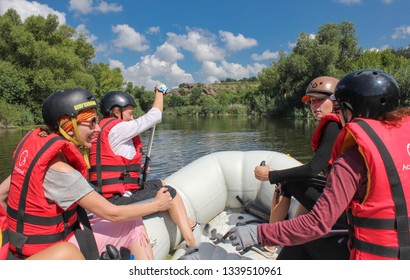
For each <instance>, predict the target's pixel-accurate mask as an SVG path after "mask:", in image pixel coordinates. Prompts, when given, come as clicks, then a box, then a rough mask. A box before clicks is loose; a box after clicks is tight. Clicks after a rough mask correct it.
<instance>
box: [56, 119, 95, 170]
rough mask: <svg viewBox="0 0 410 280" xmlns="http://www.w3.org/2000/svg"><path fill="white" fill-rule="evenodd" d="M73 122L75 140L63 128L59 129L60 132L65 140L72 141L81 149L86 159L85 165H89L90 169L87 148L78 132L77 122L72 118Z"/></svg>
mask: <svg viewBox="0 0 410 280" xmlns="http://www.w3.org/2000/svg"><path fill="white" fill-rule="evenodd" d="M71 121H72V123H73V131H74V135H75V139H74V138H73V137H71V136H70V135H69V134H68V133H67V132H65V130H64V129H62V128H61V126H60V127H58V131H59V132H60V133H61V135H63V136H64V138H65V139H67V140H68V141H70V142H71V143H73V144H74V145H76V146H77V147H78V148H79V149H80V151H81V154H82V155H83V157H84V160H85V163H86V164H87V167H88V168H90V160H89V159H88V153H87V148H86V147H84V143H83V142H82V141H81V137H80V132H79V131H78V125H77V120H76V119H75V118H71ZM77 139H79V140H77Z"/></svg>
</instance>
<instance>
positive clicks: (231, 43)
mask: <svg viewBox="0 0 410 280" xmlns="http://www.w3.org/2000/svg"><path fill="white" fill-rule="evenodd" d="M219 36H220V37H221V40H222V42H224V43H225V44H226V47H227V48H228V49H229V50H231V51H239V50H242V49H248V48H252V47H254V46H256V45H258V42H257V41H256V40H255V39H252V38H246V37H245V36H243V35H242V34H240V33H239V34H238V36H235V35H233V33H232V32H228V31H223V30H220V31H219Z"/></svg>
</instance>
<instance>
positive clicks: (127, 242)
mask: <svg viewBox="0 0 410 280" xmlns="http://www.w3.org/2000/svg"><path fill="white" fill-rule="evenodd" d="M90 224H91V227H92V229H93V232H94V236H95V240H96V242H97V247H98V252H99V254H100V255H101V253H102V252H104V251H106V247H105V246H106V245H108V244H111V245H114V246H115V247H116V248H117V249H120V248H121V247H126V248H130V247H131V245H133V244H135V243H136V242H139V244H140V245H141V247H145V246H144V245H146V244H148V246H150V244H149V238H148V235H147V232H146V230H145V226H144V223H143V220H142V219H141V218H138V219H134V220H131V221H126V222H116V223H113V222H110V221H107V220H104V219H102V218H100V217H96V216H94V217H93V218H91V219H90ZM68 241H69V242H71V243H73V244H74V245H76V246H77V247H79V246H78V243H77V239H76V238H75V236H73V237H71V238H70V239H69V240H68Z"/></svg>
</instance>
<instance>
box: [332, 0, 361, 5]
mask: <svg viewBox="0 0 410 280" xmlns="http://www.w3.org/2000/svg"><path fill="white" fill-rule="evenodd" d="M336 2H339V3H342V4H346V5H354V4H361V3H362V0H336Z"/></svg>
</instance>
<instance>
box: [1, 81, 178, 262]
mask: <svg viewBox="0 0 410 280" xmlns="http://www.w3.org/2000/svg"><path fill="white" fill-rule="evenodd" d="M96 108H97V101H96V99H95V97H94V96H93V95H92V94H91V93H90V92H88V91H87V90H84V89H81V88H70V89H64V90H60V91H57V92H55V93H53V94H51V95H50V96H49V97H48V98H47V99H46V100H45V101H44V103H43V119H44V123H45V124H46V125H47V127H48V129H49V130H50V131H51V133H47V132H46V131H45V130H43V129H40V128H39V129H35V130H32V131H30V132H29V133H28V134H27V135H26V136H24V138H23V139H22V140H21V142H20V143H19V145H18V146H17V148H16V150H15V152H14V154H13V161H12V162H13V169H12V174H11V177H10V178H8V180H9V182H10V184H9V188H10V190H9V194H8V200H7V216H8V225H9V233H10V244H9V245H10V251H11V253H12V254H13V255H14V256H15V257H17V258H22V259H25V258H28V257H30V256H32V255H34V254H36V253H38V252H40V251H41V250H44V249H46V248H49V247H50V246H52V245H54V244H56V243H59V242H61V241H68V242H70V243H73V244H74V245H76V246H77V247H79V248H80V249H81V252H82V253H83V255H84V256H85V257H86V258H87V259H97V258H98V256H99V255H100V254H101V253H102V252H104V251H105V250H106V246H107V245H109V244H111V245H113V246H115V247H116V248H118V249H120V248H121V247H125V248H128V249H129V250H130V251H131V253H132V254H133V255H134V256H135V259H153V252H152V249H151V246H150V242H149V239H148V236H147V233H146V230H145V227H144V225H143V222H142V219H141V216H143V215H147V214H150V213H153V212H156V211H163V210H167V209H168V208H169V207H170V206H171V196H170V195H169V193H168V192H167V191H166V188H163V189H162V192H159V193H158V194H157V196H156V197H155V199H154V200H153V201H152V202H150V205H151V207H149V208H148V207H145V206H142V205H138V204H134V205H125V206H116V205H113V204H111V203H110V202H108V201H107V200H106V199H105V198H104V197H103V196H101V195H100V194H98V193H97V192H96V191H94V189H93V186H91V185H90V184H89V183H88V182H87V173H88V168H89V163H88V155H87V150H88V149H89V148H90V147H91V140H92V139H93V137H94V135H95V134H96V133H98V132H99V131H100V127H99V126H98V118H97V111H96ZM6 181H7V179H6ZM84 209H85V210H88V211H89V212H91V213H93V215H95V216H98V217H100V218H101V219H99V220H98V221H97V222H95V223H93V224H91V226H90V223H89V220H88V216H87V214H86V212H85V211H84ZM80 225H81V226H80Z"/></svg>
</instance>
